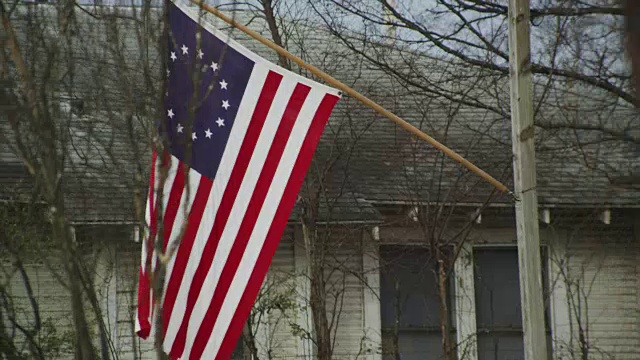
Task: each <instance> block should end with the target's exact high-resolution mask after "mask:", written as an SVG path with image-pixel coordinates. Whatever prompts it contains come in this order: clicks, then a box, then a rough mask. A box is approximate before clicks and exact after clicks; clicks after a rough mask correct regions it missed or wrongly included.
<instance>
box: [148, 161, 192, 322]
mask: <svg viewBox="0 0 640 360" xmlns="http://www.w3.org/2000/svg"><path fill="white" fill-rule="evenodd" d="M167 155H168V154H167ZM166 160H167V162H166V164H167V165H168V164H169V162H170V161H178V168H177V169H176V176H175V177H174V179H173V184H171V190H170V191H169V199H168V201H167V208H166V209H163V210H164V216H163V217H162V223H163V225H164V227H163V230H162V231H163V232H164V233H163V236H162V237H163V241H162V252H163V253H164V252H165V251H166V250H167V244H168V243H169V238H170V237H171V231H172V230H173V225H174V222H175V220H176V214H177V213H178V209H179V208H180V200H181V199H182V193H183V190H184V179H185V173H184V163H183V162H182V161H180V160H177V159H174V158H171V157H169V158H168V159H166ZM165 181H166V180H165ZM160 201H162V200H160ZM152 294H153V295H152V297H151V298H152V301H153V304H154V306H155V303H156V293H155V292H154V291H152ZM154 312H155V308H154ZM152 315H153V312H152ZM163 321H164V319H163Z"/></svg>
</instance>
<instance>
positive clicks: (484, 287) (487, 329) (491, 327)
mask: <svg viewBox="0 0 640 360" xmlns="http://www.w3.org/2000/svg"><path fill="white" fill-rule="evenodd" d="M541 258H542V264H541V265H542V280H543V294H544V301H545V323H546V324H545V325H546V329H547V350H548V352H549V354H551V341H550V340H551V336H550V335H551V333H550V331H549V312H548V308H549V307H548V278H547V271H546V266H547V262H546V251H544V248H543V250H542V251H541ZM474 261H475V297H476V321H477V326H478V357H479V360H520V359H524V347H523V340H522V314H521V304H520V278H519V268H518V250H517V248H515V247H514V248H499V249H496V248H493V249H492V248H485V249H482V248H481V249H474Z"/></svg>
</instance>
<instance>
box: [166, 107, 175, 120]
mask: <svg viewBox="0 0 640 360" xmlns="http://www.w3.org/2000/svg"><path fill="white" fill-rule="evenodd" d="M173 115H175V114H174V113H173V109H169V110H167V116H168V117H169V118H170V119H173Z"/></svg>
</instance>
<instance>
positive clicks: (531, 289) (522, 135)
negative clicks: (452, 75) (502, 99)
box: [509, 0, 547, 360]
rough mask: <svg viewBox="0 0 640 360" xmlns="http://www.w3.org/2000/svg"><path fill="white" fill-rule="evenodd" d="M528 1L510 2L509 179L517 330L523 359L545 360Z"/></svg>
mask: <svg viewBox="0 0 640 360" xmlns="http://www.w3.org/2000/svg"><path fill="white" fill-rule="evenodd" d="M530 57H531V51H530V43H529V0H509V68H510V76H511V122H512V131H511V136H512V142H513V177H514V184H515V186H514V188H515V195H516V197H517V198H518V199H519V201H517V202H516V227H517V235H518V264H519V270H520V296H521V301H522V327H523V332H524V353H525V357H524V358H525V359H526V360H544V359H546V358H547V342H546V333H545V323H544V303H543V301H542V269H541V264H540V263H541V261H540V234H539V229H538V199H537V191H536V160H535V148H534V125H533V108H532V82H531V63H530V61H531V58H530Z"/></svg>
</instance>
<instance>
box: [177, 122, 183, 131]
mask: <svg viewBox="0 0 640 360" xmlns="http://www.w3.org/2000/svg"><path fill="white" fill-rule="evenodd" d="M183 129H184V126H182V124H180V123H178V126H176V130H177V131H178V132H179V133H182V130H183Z"/></svg>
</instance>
